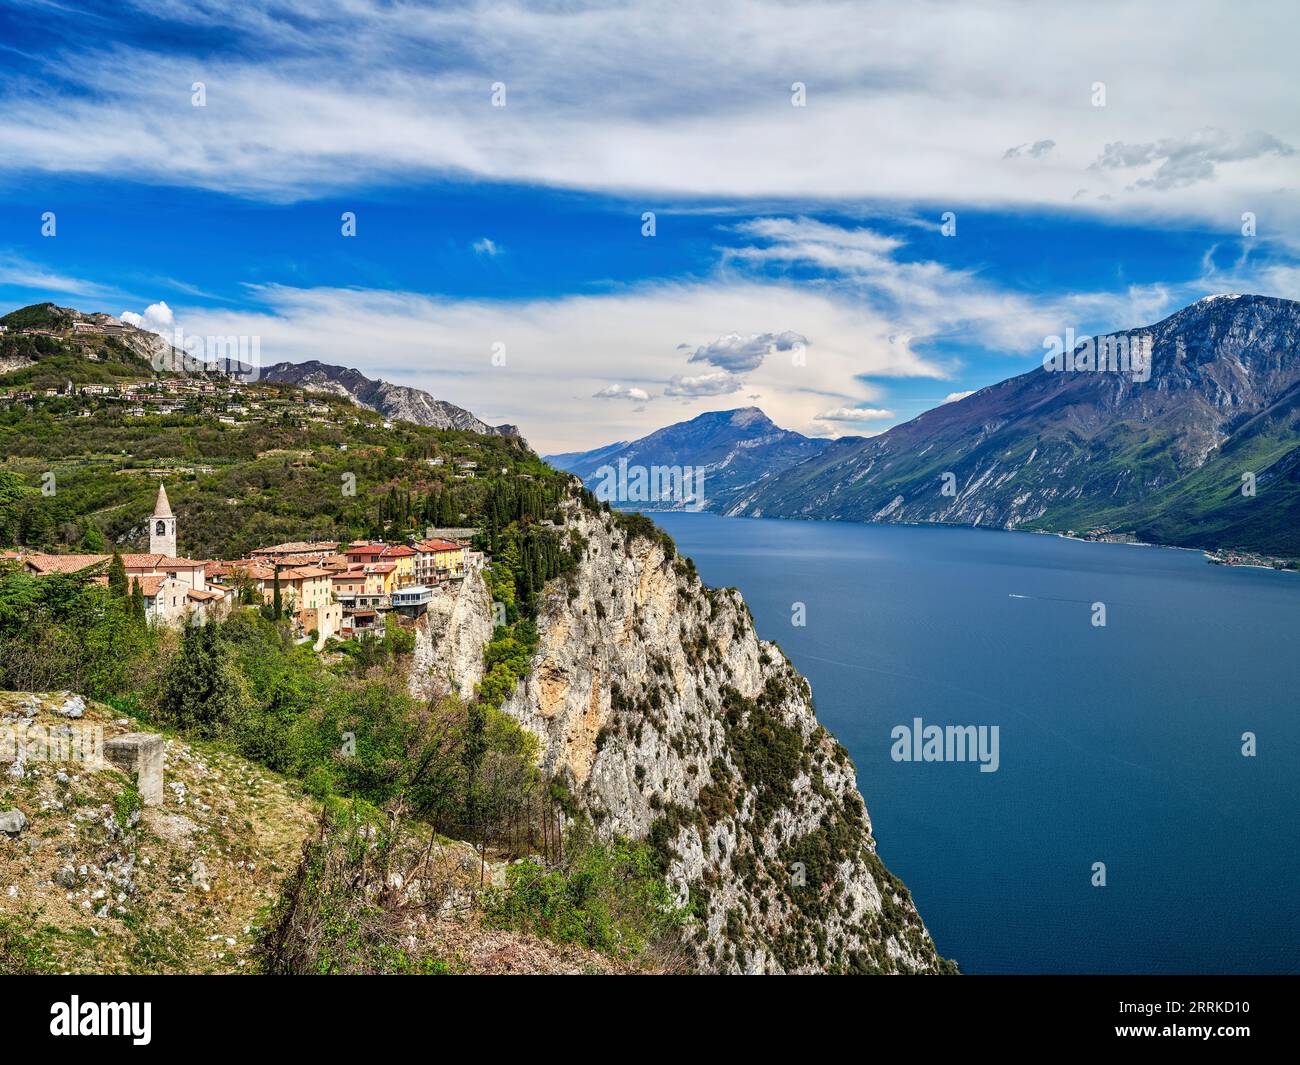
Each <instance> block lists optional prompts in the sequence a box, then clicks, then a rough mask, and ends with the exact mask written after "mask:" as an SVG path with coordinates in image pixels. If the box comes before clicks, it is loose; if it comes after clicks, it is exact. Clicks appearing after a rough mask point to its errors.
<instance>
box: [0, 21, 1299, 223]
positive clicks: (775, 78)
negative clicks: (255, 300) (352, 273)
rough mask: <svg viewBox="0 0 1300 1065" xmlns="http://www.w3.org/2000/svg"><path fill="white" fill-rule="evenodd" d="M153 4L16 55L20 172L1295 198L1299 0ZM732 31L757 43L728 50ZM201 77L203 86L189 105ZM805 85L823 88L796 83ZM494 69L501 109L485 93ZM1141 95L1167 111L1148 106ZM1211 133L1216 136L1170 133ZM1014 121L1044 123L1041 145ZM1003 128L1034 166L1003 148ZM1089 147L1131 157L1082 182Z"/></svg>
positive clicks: (306, 186) (1042, 200)
mask: <svg viewBox="0 0 1300 1065" xmlns="http://www.w3.org/2000/svg"><path fill="white" fill-rule="evenodd" d="M148 10H149V17H150V20H151V22H154V23H155V24H156V25H157V26H159V27H165V26H166V24H167V23H171V24H172V27H171V28H173V29H174V28H175V24H181V25H182V26H183V27H185V29H184V32H181V33H158V34H157V35H156V36H145V35H141V34H136V33H133V32H131V30H130V28H129V27H130V23H129V22H128V23H127V24H126V26H127V28H125V29H123V30H122V31H120V32H118V33H117V34H114V32H113V31H112V29H111V28H110V27H109V26H107V25H104V24H100V25H96V26H95V27H93V30H91V31H87V30H86V29H85V28H84V27H82V26H81V25H79V24H77V23H74V22H72V21H70V20H69V21H68V22H65V23H62V24H61V28H62V29H63V30H64V31H65V32H63V33H62V34H61V35H60V37H59V39H60V40H64V41H68V42H70V43H67V44H65V45H64V47H63V48H62V49H61V50H59V51H57V52H49V53H47V58H46V59H45V60H44V61H43V62H44V65H43V66H40V67H37V68H33V67H32V66H31V65H30V64H28V65H25V66H23V67H21V68H20V69H18V70H16V71H14V72H13V73H12V74H11V75H10V76H9V77H8V78H7V79H6V80H5V82H4V83H3V85H2V86H0V103H2V104H3V106H2V107H0V152H2V153H3V154H4V155H5V156H6V159H7V166H8V167H9V168H11V169H22V170H29V171H48V172H57V173H68V174H110V175H115V176H121V177H127V178H138V179H142V180H147V181H150V182H163V183H168V184H179V185H194V186H201V187H204V188H212V189H219V190H222V191H226V192H235V193H239V194H244V195H251V196H257V197H262V198H267V199H291V198H296V197H297V198H300V197H306V196H319V195H320V194H321V193H322V192H323V191H326V190H338V189H344V188H356V187H358V186H365V185H371V184H390V183H393V182H399V181H404V182H410V181H412V180H420V179H422V178H426V177H432V176H440V175H442V176H446V175H452V176H470V177H473V178H479V179H489V180H508V181H523V182H528V183H540V184H546V185H551V186H555V187H561V188H583V189H597V190H603V191H610V190H612V191H616V192H620V193H625V194H628V195H630V196H633V197H643V196H648V195H651V194H653V195H656V196H660V197H662V196H676V197H701V196H703V197H719V196H723V197H727V196H730V197H781V198H785V199H787V200H796V201H804V202H815V201H822V200H825V199H827V198H834V199H841V200H851V201H855V202H861V201H863V200H877V201H893V202H902V203H913V204H914V203H926V204H932V205H944V206H945V207H957V206H961V205H963V204H979V205H996V204H1007V205H1040V206H1041V205H1050V206H1059V207H1064V208H1071V207H1073V208H1074V209H1085V210H1095V211H1099V212H1103V213H1107V214H1110V213H1115V212H1119V211H1133V212H1147V213H1151V212H1158V213H1160V214H1162V215H1166V216H1169V217H1180V216H1181V217H1186V216H1194V217H1197V218H1200V219H1203V220H1207V221H1213V220H1216V219H1221V218H1222V217H1223V216H1224V214H1223V212H1224V211H1225V210H1226V209H1227V208H1228V207H1230V206H1233V205H1238V204H1241V203H1242V202H1243V201H1247V202H1249V203H1251V204H1253V205H1255V206H1252V208H1251V209H1254V210H1257V211H1260V212H1262V211H1263V210H1264V209H1265V208H1266V207H1267V208H1269V209H1272V210H1273V212H1274V213H1275V214H1278V213H1281V212H1285V213H1286V216H1287V217H1289V218H1291V219H1295V218H1296V217H1297V209H1296V208H1295V206H1294V205H1293V203H1292V200H1293V199H1294V197H1290V198H1288V197H1287V195H1286V194H1285V192H1284V191H1282V190H1285V189H1286V188H1287V187H1294V186H1295V185H1296V172H1297V171H1296V162H1295V159H1294V158H1293V157H1291V156H1288V155H1287V154H1285V153H1284V152H1282V151H1280V150H1278V149H1277V147H1276V146H1277V145H1287V146H1289V145H1293V144H1296V143H1300V111H1297V109H1296V108H1295V107H1294V105H1293V97H1294V92H1293V89H1294V74H1293V68H1294V56H1293V41H1294V39H1295V30H1296V28H1297V19H1298V17H1300V16H1297V12H1296V9H1295V8H1294V5H1285V4H1276V5H1255V6H1253V7H1252V8H1251V11H1250V14H1249V17H1242V18H1236V19H1224V18H1223V17H1222V9H1221V7H1219V6H1218V5H1214V4H1205V3H1189V4H1184V5H1182V6H1181V7H1180V9H1179V12H1178V16H1177V17H1176V18H1171V17H1170V15H1169V12H1168V10H1167V9H1166V8H1163V7H1161V6H1159V5H1149V6H1136V7H1135V6H1134V5H1132V4H1125V3H1120V2H1118V0H1099V2H1098V3H1093V4H1089V5H1087V6H1085V7H1075V8H1071V7H1061V6H1057V7H1053V8H1051V9H1049V10H1044V11H1036V12H1035V13H1034V15H1033V17H1027V15H1026V12H1025V9H1024V7H1023V6H1022V5H1020V4H1017V3H1012V2H1008V0H990V2H987V3H982V4H980V5H978V7H974V6H967V7H958V6H955V5H948V4H922V5H915V4H913V5H897V4H889V3H885V2H883V0H881V2H877V3H863V4H861V5H855V6H854V7H853V9H852V13H851V16H849V15H847V14H846V11H847V9H846V8H845V7H844V6H843V5H842V4H840V3H837V2H834V0H811V2H808V3H803V4H797V5H796V4H787V3H782V2H778V0H723V2H722V3H719V4H709V5H697V6H696V7H693V8H683V7H682V6H681V5H674V4H669V3H667V2H666V0H640V2H629V3H627V4H623V5H619V6H618V7H617V8H616V9H612V10H605V9H602V8H601V7H599V6H593V5H574V4H564V5H546V6H538V5H532V4H525V3H519V2H515V3H511V2H506V3H499V2H492V3H489V2H487V0H480V2H478V3H470V4H465V5H445V6H441V5H440V6H417V5H410V4H390V3H387V2H383V0H346V2H344V0H325V2H322V3H320V4H313V5H306V4H302V3H298V2H291V0H248V2H246V3H241V4H239V5H228V4H216V3H211V2H207V0H203V2H196V3H185V4H182V3H179V2H167V3H162V4H151V5H150V6H149V9H148ZM51 17H53V16H51ZM1117 27H1122V32H1119V31H1117V29H1116V28H1117ZM152 40H158V41H160V42H162V41H165V42H166V44H165V46H164V45H163V44H159V45H157V46H153V45H151V44H149V43H147V42H149V41H152ZM217 40H219V41H220V42H221V47H220V48H219V49H213V48H211V47H207V43H208V42H210V41H217ZM1044 40H1050V41H1051V42H1052V47H1050V48H1044V47H1042V46H1041V45H1042V42H1043V41H1044ZM720 41H736V42H743V47H735V48H731V49H728V50H727V52H726V61H725V62H720V61H719V42H720ZM1207 41H1213V42H1214V51H1213V53H1212V55H1211V56H1207V55H1206V53H1205V47H1206V42H1207ZM191 42H198V43H191ZM882 42H888V46H887V47H882ZM936 42H944V43H946V45H947V46H944V47H936ZM863 56H869V57H870V62H864V61H863ZM1188 57H1194V58H1195V60H1196V77H1194V78H1189V77H1187V63H1188V61H1189V60H1188ZM195 80H201V81H202V82H203V83H204V85H205V89H206V94H207V98H206V106H205V107H194V106H192V105H191V85H192V83H193V82H194V81H195ZM795 81H801V82H803V83H805V84H806V86H807V99H806V106H801V107H795V106H791V103H792V100H791V93H790V86H791V84H792V83H793V82H795ZM1094 81H1103V82H1105V83H1106V84H1107V85H1108V87H1109V102H1108V104H1107V106H1106V107H1101V108H1099V107H1094V106H1092V104H1091V102H1090V86H1091V84H1092V83H1093V82H1094ZM498 82H500V83H502V84H504V85H505V86H506V89H507V98H506V106H505V107H494V106H493V103H492V93H491V86H492V85H493V84H494V83H498ZM1153 99H1159V100H1160V101H1161V107H1159V108H1151V107H1146V106H1135V105H1134V101H1150V100H1153ZM1203 128H1209V129H1213V130H1221V131H1225V135H1226V136H1227V137H1228V141H1227V142H1226V143H1225V144H1224V145H1219V146H1217V147H1216V146H1213V145H1212V146H1210V147H1209V148H1208V149H1207V148H1206V147H1205V146H1203V145H1200V146H1198V144H1197V143H1192V144H1191V146H1190V147H1180V146H1182V145H1185V144H1186V143H1187V142H1188V138H1191V140H1192V142H1196V141H1197V138H1198V137H1199V135H1198V134H1196V133H1194V132H1193V131H1195V130H1199V129H1203ZM1026 130H1051V131H1052V135H1051V138H1050V140H1049V139H1048V138H1040V139H1037V140H1026V139H1025V137H1024V131H1026ZM1254 130H1260V131H1266V132H1264V133H1262V134H1255V133H1252V131H1254ZM1252 138H1253V139H1252ZM1264 138H1266V139H1264ZM1007 145H1015V146H1016V147H1015V148H1013V149H1011V151H1012V153H1013V155H1012V157H1013V158H1016V157H1017V156H1019V155H1021V154H1023V155H1024V156H1026V157H1029V158H1033V159H1034V161H1035V163H1036V164H1037V165H1034V166H1007V165H1005V160H1004V157H1005V156H1006V155H1007V149H1006V146H1007ZM1049 145H1051V147H1050V149H1049V147H1048V146H1049ZM1107 145H1112V146H1113V145H1120V146H1123V145H1128V146H1136V147H1138V148H1139V149H1142V150H1141V151H1139V153H1138V155H1139V157H1141V158H1144V159H1146V160H1147V163H1145V164H1141V165H1155V166H1156V167H1157V168H1158V169H1157V173H1156V174H1155V175H1152V176H1147V175H1142V176H1141V177H1139V179H1138V180H1137V181H1133V180H1131V178H1132V177H1133V174H1132V173H1131V167H1132V166H1133V165H1139V164H1132V163H1130V162H1129V161H1128V160H1129V159H1131V158H1132V156H1131V154H1120V155H1117V154H1116V151H1115V150H1112V149H1108V148H1107V147H1106V146H1107ZM1108 152H1109V153H1110V154H1109V155H1107V153H1108ZM1162 153H1163V154H1162ZM1099 158H1102V159H1109V160H1114V159H1117V158H1122V159H1123V160H1124V163H1123V165H1120V166H1111V165H1109V164H1108V165H1105V166H1101V167H1099V168H1098V169H1097V170H1095V171H1092V172H1091V173H1089V176H1088V180H1087V181H1086V182H1084V181H1082V180H1081V177H1082V175H1083V174H1084V173H1085V172H1087V171H1088V167H1089V165H1090V164H1092V163H1093V162H1094V161H1096V160H1098V159H1099ZM1207 165H1208V167H1209V168H1210V170H1212V171H1213V174H1214V178H1215V180H1213V181H1210V180H1207V179H1206V178H1207V177H1208V173H1209V171H1207V169H1206V168H1207ZM1085 185H1086V186H1087V188H1088V189H1089V192H1088V193H1087V194H1086V195H1085V196H1083V197H1081V198H1080V199H1078V200H1075V199H1074V197H1075V195H1076V194H1077V193H1078V191H1079V190H1080V188H1081V187H1084V186H1085Z"/></svg>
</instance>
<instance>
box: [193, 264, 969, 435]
mask: <svg viewBox="0 0 1300 1065" xmlns="http://www.w3.org/2000/svg"><path fill="white" fill-rule="evenodd" d="M251 293H252V296H253V297H254V299H255V301H256V303H257V305H258V307H257V309H256V310H245V311H228V310H224V309H220V308H215V309H214V308H201V307H197V306H195V307H180V308H177V309H176V317H177V318H178V319H180V320H182V321H184V322H185V327H186V330H187V331H188V332H190V333H193V334H195V335H239V336H257V337H260V338H261V358H262V362H263V363H264V364H268V365H269V364H271V363H274V362H280V361H292V362H302V361H306V360H308V359H319V360H321V361H322V362H330V363H341V364H344V365H347V366H356V367H357V368H358V369H360V370H361V371H362V372H364V373H366V374H368V375H369V376H372V377H383V378H385V379H387V380H390V381H394V382H396V383H399V384H406V385H413V386H415V387H419V388H426V389H428V390H429V391H430V392H432V393H433V394H434V395H435V396H438V397H439V398H443V399H447V400H450V401H451V402H453V403H457V404H459V405H461V406H464V407H467V408H469V409H470V410H472V411H473V412H474V413H475V414H477V415H478V416H479V417H481V418H484V419H486V420H487V421H489V422H492V423H493V424H496V423H499V422H513V423H515V424H517V425H519V426H521V427H522V429H523V432H524V435H525V436H526V437H527V438H528V440H529V442H530V443H532V444H533V445H534V446H535V447H537V448H539V449H540V450H542V451H543V452H548V453H554V452H560V451H575V450H581V449H585V448H590V447H593V446H596V445H599V444H604V443H608V442H609V441H611V440H623V439H632V438H634V437H636V436H643V435H645V434H646V433H649V432H652V431H653V430H655V429H658V428H660V427H661V425H662V424H663V421H664V418H663V414H662V413H660V412H657V411H656V409H655V408H656V405H655V404H654V403H650V404H649V407H648V409H644V410H637V409H635V408H634V407H632V406H631V405H630V404H624V403H617V402H608V403H601V402H596V401H594V400H592V399H591V396H592V395H593V393H595V392H598V391H600V390H602V389H605V388H608V387H609V385H610V369H611V366H612V365H617V366H620V367H631V368H635V374H636V379H637V381H638V386H637V387H640V388H642V389H644V390H645V391H646V392H647V394H649V393H650V392H651V391H652V389H651V388H650V383H651V382H662V385H663V389H664V392H665V394H669V393H670V392H671V394H672V396H673V398H674V399H675V400H677V401H679V402H680V409H681V415H680V416H681V417H693V416H694V415H696V414H700V413H703V412H704V411H706V410H711V409H716V407H717V401H718V397H719V396H722V395H732V394H733V391H734V389H735V388H747V390H748V391H749V392H761V393H762V395H763V396H764V397H765V398H764V401H763V408H764V410H765V411H766V412H767V413H768V415H769V416H770V417H772V419H773V420H775V421H776V422H777V423H778V424H780V425H783V426H788V427H789V428H792V429H797V430H799V431H801V432H813V431H815V430H817V429H818V427H819V426H824V425H825V424H828V423H818V422H816V421H815V416H816V415H817V414H818V413H819V412H820V411H822V410H825V409H826V408H827V407H828V406H830V405H832V404H834V403H840V404H844V405H854V404H862V403H869V402H879V400H880V399H882V398H883V390H882V388H881V386H880V385H878V384H875V383H864V382H860V381H856V380H855V375H858V374H866V375H870V376H871V377H872V378H873V379H888V378H894V377H929V378H936V377H941V376H942V375H943V372H944V370H943V367H942V366H939V365H937V364H935V363H932V362H930V361H929V360H927V359H925V358H923V357H922V356H920V355H919V354H917V353H916V352H915V351H913V350H912V349H911V347H910V346H907V345H898V344H892V343H890V341H889V337H890V335H891V334H892V333H893V332H894V326H893V323H892V322H891V321H890V319H889V318H888V317H887V316H885V315H881V314H879V313H877V312H875V311H873V310H872V309H871V308H869V307H865V306H862V305H861V304H860V302H859V301H856V300H854V299H850V298H846V297H844V296H841V295H839V294H836V293H833V292H826V291H818V290H816V289H812V288H809V287H807V286H798V285H786V284H779V283H772V282H759V281H747V280H744V279H739V278H736V277H734V276H728V277H726V278H717V279H712V280H705V281H698V282H692V283H689V284H686V283H681V284H662V283H660V284H644V285H639V286H633V287H630V288H625V289H619V290H617V291H615V292H612V293H609V294H606V295H598V296H593V295H573V296H565V297H561V298H556V299H534V300H514V301H495V300H453V299H444V298H438V297H433V296H428V295H424V294H420V293H411V292H390V291H379V290H365V289H340V288H315V289H301V288H290V287H286V286H278V285H272V286H266V287H261V288H255V289H253V290H251ZM739 322H744V323H748V324H749V327H750V329H751V330H752V331H753V332H755V333H764V332H770V333H779V332H781V331H783V330H786V329H787V328H789V327H790V326H795V327H796V328H797V329H798V332H799V333H800V335H803V336H808V337H809V338H810V339H811V341H812V343H811V345H810V347H809V349H808V353H807V357H806V359H804V360H803V365H796V364H795V362H794V360H793V359H791V358H786V357H776V356H769V357H768V358H767V359H766V360H765V361H764V363H763V365H762V366H760V367H759V368H757V369H756V370H753V371H751V372H749V373H747V374H745V375H744V378H743V379H742V378H740V377H737V376H735V375H731V374H728V373H726V371H723V370H718V371H716V372H715V373H705V374H687V373H685V369H686V367H687V366H688V365H689V364H688V363H687V362H686V357H685V355H684V353H683V352H682V351H680V350H678V347H677V345H678V344H679V343H681V342H682V341H683V338H686V341H687V343H688V344H689V345H690V348H691V349H692V350H693V349H694V348H695V347H698V346H700V345H703V344H706V343H708V342H709V341H710V340H711V339H713V338H716V337H717V336H718V335H719V326H720V325H723V324H724V323H726V324H730V323H739ZM557 337H558V338H562V342H557V339H556V338H557ZM497 343H500V344H504V345H505V348H504V351H505V365H503V366H500V365H493V362H492V353H493V345H494V344H497ZM674 379H676V380H674ZM624 387H628V386H626V385H625V386H624ZM828 397H830V398H831V403H828V402H827V399H828ZM737 398H739V397H737ZM575 411H581V416H580V417H576V416H575ZM823 431H824V430H823Z"/></svg>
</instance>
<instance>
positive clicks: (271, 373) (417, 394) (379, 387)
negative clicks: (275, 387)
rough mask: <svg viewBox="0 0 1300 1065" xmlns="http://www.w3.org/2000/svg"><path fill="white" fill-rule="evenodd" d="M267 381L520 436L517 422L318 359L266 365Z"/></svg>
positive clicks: (405, 415)
mask: <svg viewBox="0 0 1300 1065" xmlns="http://www.w3.org/2000/svg"><path fill="white" fill-rule="evenodd" d="M259 376H260V378H261V380H263V381H272V382H280V383H283V384H289V385H294V386H296V387H298V388H301V389H304V390H305V391H308V392H327V393H329V394H330V395H335V396H340V397H342V398H345V399H350V400H351V401H352V402H354V403H357V404H360V405H361V406H363V407H367V408H369V409H370V410H374V411H378V412H379V413H380V414H384V415H387V416H388V417H390V418H400V419H402V420H403V421H408V422H414V423H415V424H416V425H427V426H431V427H432V428H435V429H462V430H466V431H468V432H471V433H482V434H484V435H485V436H519V435H520V432H519V428H518V427H517V426H514V425H489V424H488V423H487V422H485V421H483V420H482V419H480V418H477V417H475V416H474V415H473V414H471V413H470V412H469V411H467V410H465V409H464V408H463V407H457V406H456V405H455V404H453V403H448V402H447V401H446V400H443V399H435V398H434V397H433V396H431V395H430V394H429V393H428V392H425V391H423V390H422V389H419V388H409V387H407V386H406V385H395V384H393V383H392V382H390V381H383V380H375V379H373V378H370V377H366V376H365V375H364V374H363V373H362V372H361V371H360V370H354V369H349V368H347V367H344V366H331V365H329V364H328V363H323V362H317V361H316V360H314V359H313V360H311V361H310V362H277V363H276V364H275V365H274V366H267V367H265V368H263V369H262V371H261V373H260V375H259Z"/></svg>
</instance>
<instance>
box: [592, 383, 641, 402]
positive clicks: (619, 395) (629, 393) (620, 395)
mask: <svg viewBox="0 0 1300 1065" xmlns="http://www.w3.org/2000/svg"><path fill="white" fill-rule="evenodd" d="M591 398H592V399H627V400H631V401H632V402H634V403H645V402H647V401H648V400H649V399H650V393H649V392H647V391H646V390H645V389H644V388H637V387H636V386H632V387H630V388H624V387H623V386H622V385H608V386H606V387H605V388H602V389H601V390H600V391H599V392H593V393H592V394H591Z"/></svg>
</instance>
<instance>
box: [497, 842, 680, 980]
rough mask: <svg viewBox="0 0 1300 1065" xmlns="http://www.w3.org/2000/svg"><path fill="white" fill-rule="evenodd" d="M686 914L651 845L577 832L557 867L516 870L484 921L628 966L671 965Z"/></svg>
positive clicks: (522, 865)
mask: <svg viewBox="0 0 1300 1065" xmlns="http://www.w3.org/2000/svg"><path fill="white" fill-rule="evenodd" d="M685 917H686V911H685V910H684V909H683V908H681V907H678V906H677V905H676V904H675V902H674V901H673V898H672V896H671V895H670V893H669V890H668V886H667V884H666V883H665V882H664V879H663V877H662V876H661V875H660V870H659V865H658V862H657V861H656V858H655V855H654V853H653V852H652V850H651V849H650V847H649V846H647V845H646V844H644V843H631V842H629V841H627V840H625V839H615V840H613V841H611V842H608V843H604V842H600V841H598V840H596V839H595V838H594V837H593V836H592V835H591V834H590V832H589V831H588V830H586V829H575V830H573V831H572V832H571V833H570V835H569V838H568V841H567V847H566V856H565V858H564V860H563V862H562V863H561V864H560V865H559V866H557V867H553V868H551V867H547V866H545V865H543V864H542V863H541V862H539V861H538V860H537V859H535V858H529V859H526V860H524V861H521V862H518V863H516V864H515V865H513V866H511V867H510V869H509V870H508V871H507V873H506V886H505V887H503V888H491V889H489V890H488V891H487V893H486V894H485V897H484V919H485V920H486V921H487V923H488V924H490V925H492V926H494V927H497V928H513V929H519V930H521V931H526V932H532V933H534V934H536V935H540V936H543V937H545V938H547V939H553V940H555V941H557V942H560V943H574V944H578V945H580V946H584V947H588V948H590V949H592V950H596V951H599V952H601V953H602V954H608V955H611V956H613V957H616V958H619V959H621V960H624V961H652V960H662V959H664V958H667V957H670V956H672V955H673V954H674V952H675V947H676V946H677V938H678V930H679V928H680V926H681V924H682V922H683V921H684V920H685Z"/></svg>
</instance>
